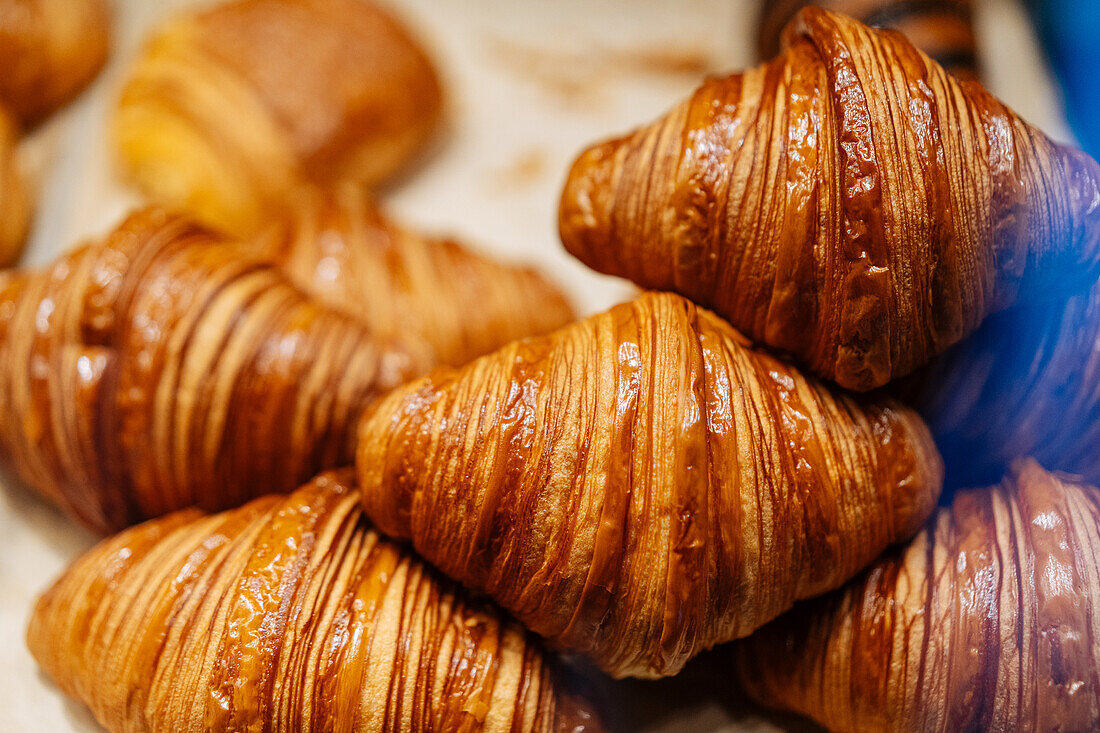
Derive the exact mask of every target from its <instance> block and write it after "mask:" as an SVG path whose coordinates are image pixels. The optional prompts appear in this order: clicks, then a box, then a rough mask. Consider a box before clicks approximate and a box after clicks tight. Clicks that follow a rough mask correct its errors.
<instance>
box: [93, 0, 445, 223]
mask: <svg viewBox="0 0 1100 733" xmlns="http://www.w3.org/2000/svg"><path fill="white" fill-rule="evenodd" d="M441 108H442V95H441V91H440V86H439V81H438V79H437V78H436V73H435V70H434V69H433V67H432V65H431V62H430V61H429V60H428V58H427V56H426V55H425V54H424V52H423V51H422V50H421V49H420V48H419V46H418V45H417V44H416V42H415V41H414V40H413V39H412V37H411V36H410V35H409V33H408V32H407V31H406V30H405V29H404V28H403V27H402V26H401V25H400V24H399V23H398V22H397V21H396V20H395V19H394V18H392V17H390V16H389V15H388V14H387V13H385V12H383V11H382V10H381V9H380V8H378V7H377V6H375V5H374V4H372V3H370V2H366V1H364V0H236V1H235V2H230V3H226V4H223V5H219V6H217V7H215V8H213V9H210V10H206V11H202V12H198V13H192V14H189V15H184V16H182V17H180V18H178V19H176V20H175V21H174V22H172V23H170V24H169V25H167V26H166V27H165V28H164V29H163V30H162V31H161V32H160V33H159V34H157V35H156V36H155V37H154V38H153V39H152V40H151V41H150V42H149V44H148V45H147V47H146V50H145V53H144V55H143V56H142V57H141V58H140V59H139V61H138V62H137V65H136V67H135V69H134V72H133V75H132V77H131V79H130V81H129V82H128V83H127V85H126V87H125V89H124V90H123V93H122V97H121V99H120V101H119V106H118V110H117V115H116V119H115V128H114V131H115V137H116V141H117V144H118V148H119V151H120V153H121V156H122V159H123V164H124V167H125V168H126V170H127V171H128V173H129V175H130V176H131V177H132V178H133V179H134V180H135V181H136V182H137V184H138V185H139V186H140V187H141V188H142V189H143V190H144V191H146V192H147V193H148V194H150V195H151V196H153V197H154V198H155V199H157V200H159V201H162V202H167V203H170V204H173V205H178V206H183V207H185V208H187V209H188V210H189V211H191V212H193V213H194V214H196V215H197V216H199V217H200V218H201V219H202V220H203V221H205V222H207V223H209V224H214V225H217V226H219V227H220V228H222V229H225V230H226V231H229V232H232V233H234V234H238V235H242V236H243V235H248V234H252V233H253V232H254V231H256V229H257V228H258V227H259V226H260V225H261V224H263V223H264V221H265V218H266V217H267V216H268V215H269V214H270V213H271V212H272V211H273V210H277V209H278V208H279V205H280V204H281V200H282V197H283V195H284V194H285V193H286V191H288V190H289V189H291V188H293V187H294V186H295V185H297V184H298V183H299V182H300V181H301V180H312V181H314V182H318V183H322V184H329V183H332V182H334V181H340V180H353V181H361V182H365V183H369V184H373V183H377V182H379V181H381V180H382V179H385V178H388V177H390V176H391V175H393V174H394V173H395V172H397V171H398V170H399V169H400V168H402V167H403V166H404V165H405V164H406V163H407V162H408V161H409V159H410V158H411V157H412V156H413V155H415V154H416V153H417V152H418V151H420V149H421V148H422V147H423V145H424V143H425V142H426V140H427V139H428V138H429V137H430V135H431V133H432V132H433V131H434V129H435V128H436V126H437V123H438V122H439V120H440V117H441Z"/></svg>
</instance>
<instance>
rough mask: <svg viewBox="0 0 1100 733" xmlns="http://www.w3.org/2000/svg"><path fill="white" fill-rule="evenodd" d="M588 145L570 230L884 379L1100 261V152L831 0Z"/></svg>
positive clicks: (779, 339) (862, 383)
mask: <svg viewBox="0 0 1100 733" xmlns="http://www.w3.org/2000/svg"><path fill="white" fill-rule="evenodd" d="M784 39H785V47H784V51H783V52H782V54H781V55H780V56H779V57H777V58H776V59H775V60H774V61H772V62H770V63H767V64H764V65H762V66H760V67H758V68H756V69H752V70H749V71H747V72H745V73H743V74H735V75H733V76H729V77H726V78H723V79H711V80H709V81H707V82H706V83H705V84H704V85H703V86H702V87H701V88H700V89H699V90H697V91H696V93H695V94H694V95H693V96H692V97H691V98H690V99H688V100H686V101H684V102H683V103H681V104H680V105H678V106H677V107H675V108H674V109H673V110H672V111H671V112H669V114H668V115H666V116H665V117H664V118H662V119H660V120H658V121H657V122H655V123H653V124H651V125H649V126H647V127H643V128H641V129H640V130H638V131H637V132H635V133H633V134H631V135H628V136H626V137H623V138H620V139H617V140H612V141H609V142H606V143H602V144H600V145H596V146H594V147H592V148H590V149H589V150H587V151H585V152H584V153H583V154H582V155H581V156H580V157H579V158H578V160H577V161H576V162H575V163H574V165H573V168H572V170H571V172H570V175H569V178H568V181H567V183H566V187H565V190H564V192H563V194H562V201H561V210H560V230H561V235H562V240H563V242H564V243H565V246H566V248H567V249H568V250H569V251H570V252H571V253H572V254H574V255H576V256H577V257H578V258H580V259H581V260H582V261H584V262H585V263H586V264H588V265H590V266H592V267H594V268H595V269H597V270H599V271H601V272H607V273H611V274H617V275H622V276H625V277H629V278H630V279H632V280H634V281H635V282H637V283H639V284H640V285H643V286H645V287H652V288H657V289H663V290H674V291H677V292H680V293H682V294H684V295H687V296H688V297H690V298H691V299H693V300H694V301H696V302H698V303H700V304H702V305H705V306H707V307H710V308H713V309H714V310H715V311H716V312H717V313H718V314H719V315H721V316H724V317H725V318H727V319H728V320H729V321H730V322H731V323H732V324H733V325H734V326H735V327H736V328H738V329H740V330H741V331H742V332H744V333H745V334H746V336H748V337H750V338H751V339H753V340H754V341H755V342H757V343H761V344H767V345H769V346H772V347H775V348H777V349H780V350H783V351H786V352H788V353H789V354H790V355H792V356H793V357H794V358H795V359H797V360H798V361H799V362H800V363H801V364H803V365H804V366H806V367H808V368H809V369H810V370H811V371H813V372H814V373H816V374H818V375H821V376H823V377H825V378H828V379H831V380H833V381H836V382H838V383H839V384H841V385H842V386H844V387H848V388H852V389H857V390H866V389H870V388H873V387H877V386H881V385H882V384H885V383H886V382H887V381H889V380H891V379H893V378H896V377H899V376H902V375H904V374H907V373H909V372H911V371H913V370H914V369H915V368H917V367H918V366H921V365H922V364H924V363H926V362H927V361H928V360H929V359H930V358H931V357H932V356H934V355H936V354H938V353H940V352H942V351H943V350H945V349H946V348H947V347H949V346H950V345H952V344H954V343H956V342H957V341H959V340H960V339H962V338H963V337H965V336H966V335H968V334H969V333H971V332H973V331H974V330H975V329H976V328H977V327H978V325H979V324H980V323H981V321H982V319H983V318H984V317H985V316H986V315H988V314H989V313H992V312H995V311H998V310H1002V309H1004V308H1006V307H1007V306H1009V305H1010V304H1012V303H1013V302H1014V301H1015V300H1017V297H1018V296H1019V297H1020V298H1022V299H1025V298H1039V297H1042V296H1043V295H1044V294H1045V291H1046V290H1047V289H1048V287H1049V286H1050V285H1051V284H1052V283H1055V282H1057V283H1058V285H1059V287H1062V288H1070V289H1072V288H1078V289H1080V288H1083V287H1084V286H1085V284H1086V283H1089V282H1090V281H1091V280H1090V278H1091V279H1095V275H1096V273H1097V269H1098V268H1097V266H1098V264H1100V246H1098V245H1100V234H1098V232H1100V188H1098V183H1097V182H1098V181H1100V166H1098V165H1097V164H1096V162H1095V161H1093V160H1092V159H1091V158H1089V157H1088V156H1087V155H1085V154H1084V153H1082V152H1080V151H1078V150H1073V149H1069V148H1064V147H1061V146H1058V145H1056V144H1055V143H1053V142H1051V141H1050V140H1049V139H1047V138H1046V137H1045V136H1043V135H1042V134H1041V133H1040V132H1038V131H1037V130H1035V129H1034V128H1032V127H1030V126H1028V125H1027V124H1026V123H1025V122H1024V121H1023V120H1021V119H1020V118H1019V117H1018V116H1016V115H1015V114H1014V113H1012V112H1011V111H1010V110H1008V109H1007V108H1006V107H1005V106H1004V105H1003V104H1001V103H1000V102H998V101H997V100H996V99H994V98H993V97H992V96H991V95H989V94H988V93H987V92H986V91H984V90H983V89H982V88H981V87H980V86H979V85H977V84H973V83H965V84H964V83H959V82H957V81H956V80H954V79H953V78H951V77H950V76H949V75H948V74H947V73H946V72H944V70H943V69H942V68H940V67H939V66H937V65H936V64H935V63H934V62H932V61H930V60H929V59H928V58H927V57H926V56H924V55H923V54H921V53H920V52H919V51H917V50H916V49H915V48H914V47H913V46H912V45H911V44H910V43H909V42H908V41H906V40H905V38H904V37H903V36H901V35H900V34H898V33H894V32H888V31H874V30H871V29H869V28H866V27H864V26H862V25H860V24H859V23H857V22H855V21H853V20H851V19H848V18H845V17H843V16H838V15H833V14H830V13H828V12H826V11H823V10H820V9H817V8H807V9H805V10H803V11H802V12H800V13H799V14H798V16H797V17H796V19H795V20H794V21H792V23H791V24H790V25H789V26H788V27H787V30H786V32H785V35H784Z"/></svg>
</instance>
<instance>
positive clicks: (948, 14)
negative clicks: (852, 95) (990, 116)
mask: <svg viewBox="0 0 1100 733" xmlns="http://www.w3.org/2000/svg"><path fill="white" fill-rule="evenodd" d="M761 5H762V13H761V15H760V27H759V34H758V38H757V41H758V50H759V52H760V57H761V58H765V59H770V58H771V57H773V56H775V55H776V54H778V53H779V49H780V43H779V37H780V34H781V32H782V30H783V26H785V25H787V22H788V21H789V20H790V19H791V18H793V17H794V16H795V14H796V13H797V12H798V11H799V10H801V9H802V8H804V7H806V6H807V5H817V6H819V7H822V8H825V9H826V10H831V11H833V12H838V13H844V14H845V15H850V16H852V17H853V18H855V19H856V20H858V21H860V22H861V23H865V24H867V25H869V26H874V27H885V28H893V29H896V30H899V31H901V32H902V33H904V34H905V35H906V36H907V37H908V38H909V40H910V41H912V42H913V45H915V46H916V47H917V48H919V49H920V50H921V51H924V52H925V53H926V54H928V55H929V56H930V57H932V60H933V61H935V62H936V63H938V64H939V65H940V66H942V67H944V69H946V70H947V71H949V72H951V73H952V74H953V75H954V76H955V77H956V78H958V79H964V80H973V79H977V78H978V57H977V52H976V50H975V48H976V45H977V44H976V43H975V39H974V8H973V3H972V2H971V0H922V1H921V2H912V0H812V1H811V0H763V2H762V3H761Z"/></svg>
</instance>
